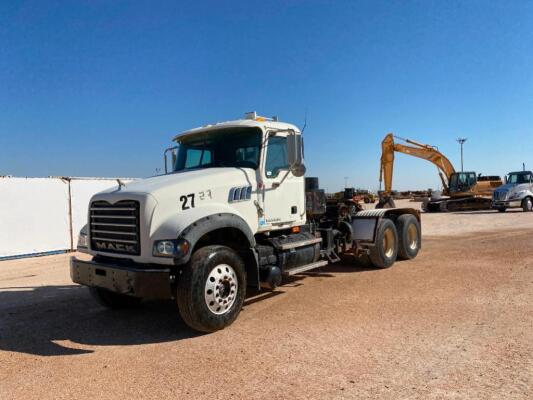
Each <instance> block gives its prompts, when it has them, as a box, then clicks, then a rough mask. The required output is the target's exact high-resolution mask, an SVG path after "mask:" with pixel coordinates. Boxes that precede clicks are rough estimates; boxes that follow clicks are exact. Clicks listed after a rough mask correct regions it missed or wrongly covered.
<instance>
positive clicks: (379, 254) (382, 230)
mask: <svg viewBox="0 0 533 400" xmlns="http://www.w3.org/2000/svg"><path fill="white" fill-rule="evenodd" d="M397 255H398V233H397V232H396V226H395V225H394V223H393V222H392V221H391V220H390V219H382V220H381V222H380V223H379V227H378V231H377V233H376V243H375V245H374V247H371V248H370V255H369V256H370V262H371V263H372V265H373V266H374V267H376V268H389V267H390V266H392V264H394V261H396V257H397Z"/></svg>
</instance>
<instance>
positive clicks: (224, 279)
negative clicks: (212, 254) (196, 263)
mask: <svg viewBox="0 0 533 400" xmlns="http://www.w3.org/2000/svg"><path fill="white" fill-rule="evenodd" d="M238 290H239V283H238V281H237V275H236V274H235V271H234V270H233V268H232V267H231V266H229V265H227V264H220V265H217V266H216V267H215V268H213V269H212V270H211V272H210V273H209V276H208V277H207V280H206V282H205V291H204V295H205V303H206V304H207V308H209V311H211V312H212V313H213V314H217V315H221V314H225V313H227V312H228V311H230V310H231V307H232V306H233V304H234V303H235V299H236V298H237V291H238Z"/></svg>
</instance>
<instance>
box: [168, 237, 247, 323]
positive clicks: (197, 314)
mask: <svg viewBox="0 0 533 400" xmlns="http://www.w3.org/2000/svg"><path fill="white" fill-rule="evenodd" d="M245 295H246V272H245V268H244V262H243V260H242V258H241V257H240V256H239V255H238V254H237V253H236V252H235V251H234V250H232V249H230V248H229V247H226V246H219V245H212V246H206V247H202V248H201V249H199V250H197V251H196V252H195V253H194V254H193V255H192V257H191V260H190V261H189V263H188V264H187V265H186V266H185V268H184V269H183V271H182V274H181V276H180V278H179V283H178V293H177V300H178V308H179V312H180V315H181V317H182V318H183V320H184V321H185V323H186V324H187V325H189V326H190V327H191V328H193V329H195V330H197V331H201V332H214V331H217V330H220V329H223V328H225V327H226V326H228V325H230V324H231V323H232V322H233V321H235V319H236V318H237V316H238V315H239V313H240V311H241V308H242V304H243V302H244V297H245Z"/></svg>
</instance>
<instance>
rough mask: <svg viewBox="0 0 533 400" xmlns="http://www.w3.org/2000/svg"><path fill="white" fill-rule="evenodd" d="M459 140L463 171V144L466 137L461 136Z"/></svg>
mask: <svg viewBox="0 0 533 400" xmlns="http://www.w3.org/2000/svg"><path fill="white" fill-rule="evenodd" d="M457 142H458V143H459V144H460V145H461V172H463V144H464V143H465V142H466V138H459V139H457Z"/></svg>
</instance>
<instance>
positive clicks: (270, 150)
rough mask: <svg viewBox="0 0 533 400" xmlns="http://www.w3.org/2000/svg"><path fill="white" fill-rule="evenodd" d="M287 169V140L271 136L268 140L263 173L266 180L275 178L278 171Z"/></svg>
mask: <svg viewBox="0 0 533 400" xmlns="http://www.w3.org/2000/svg"><path fill="white" fill-rule="evenodd" d="M288 168H289V159H288V157H287V138H286V137H282V136H272V137H271V138H270V139H268V146H267V155H266V162H265V173H266V176H267V178H275V177H276V176H278V174H279V171H281V170H283V169H285V170H286V169H288Z"/></svg>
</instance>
